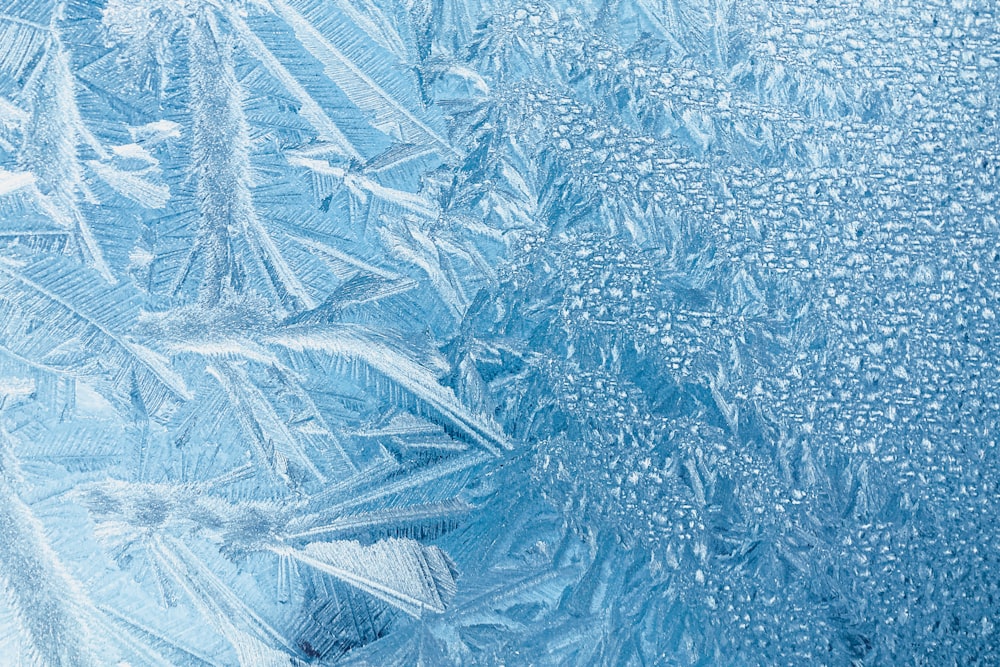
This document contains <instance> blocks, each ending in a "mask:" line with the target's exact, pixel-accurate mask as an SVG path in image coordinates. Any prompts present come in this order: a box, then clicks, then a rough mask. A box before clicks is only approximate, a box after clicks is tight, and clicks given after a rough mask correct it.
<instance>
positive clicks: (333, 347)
mask: <svg viewBox="0 0 1000 667" xmlns="http://www.w3.org/2000/svg"><path fill="white" fill-rule="evenodd" d="M271 342H273V343H275V344H277V345H281V346H283V347H287V348H288V349H291V350H295V351H298V352H302V351H305V350H320V351H324V352H327V353H330V354H333V355H339V356H343V357H347V358H350V359H355V360H358V361H362V362H364V363H365V364H367V365H369V366H370V367H371V368H373V369H374V370H376V371H377V372H379V373H381V374H383V375H384V376H386V377H387V378H389V379H390V380H392V381H393V382H395V383H397V384H398V385H399V386H401V387H403V388H404V389H406V390H407V391H409V392H411V393H412V394H413V395H414V396H415V397H417V398H418V399H419V400H421V401H424V402H425V403H426V404H427V405H429V406H430V407H431V408H433V409H434V410H435V411H437V412H438V413H440V414H441V415H442V416H443V417H444V418H445V419H447V420H448V422H450V423H451V424H453V425H454V426H455V427H457V428H458V429H459V430H460V431H461V432H462V433H464V434H465V435H466V436H467V437H469V438H470V439H471V440H472V441H473V442H474V443H476V444H478V445H479V446H481V447H483V448H484V449H486V450H487V451H489V452H490V453H492V454H494V455H499V453H500V450H499V449H498V447H497V446H498V445H499V446H500V447H503V448H505V449H509V448H510V445H509V444H508V443H507V442H506V439H505V438H503V437H502V436H500V435H498V434H497V433H495V432H494V431H493V429H492V428H490V427H489V426H487V425H485V424H482V423H480V422H479V420H478V419H476V417H475V416H473V415H471V414H470V413H469V412H468V410H466V409H465V407H463V406H462V404H461V403H459V401H458V399H456V398H455V395H454V394H453V393H452V391H451V390H450V389H447V388H445V387H442V386H441V384H440V383H438V380H437V377H435V375H434V374H433V373H432V372H431V371H429V370H428V369H427V368H425V367H423V366H421V365H420V364H418V363H416V362H414V361H412V360H410V359H407V358H406V357H404V356H403V355H402V354H400V353H399V352H397V351H395V350H393V349H391V348H389V347H387V346H386V345H383V344H381V343H378V342H377V341H375V340H372V339H370V338H367V337H364V336H361V335H359V333H358V332H343V333H341V332H318V333H302V334H282V335H278V336H274V337H273V338H272V339H271Z"/></svg>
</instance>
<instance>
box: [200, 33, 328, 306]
mask: <svg viewBox="0 0 1000 667" xmlns="http://www.w3.org/2000/svg"><path fill="white" fill-rule="evenodd" d="M218 40H219V37H218V30H217V28H216V27H215V25H214V20H213V19H212V17H211V14H209V13H206V14H205V15H204V16H202V17H200V18H198V19H196V20H194V22H193V26H192V34H191V38H190V49H191V97H192V100H193V102H192V113H193V116H194V145H193V153H194V160H195V163H196V165H197V174H198V198H199V200H200V202H199V204H200V208H201V214H202V225H203V226H202V239H201V242H202V243H203V244H204V245H205V249H206V250H207V252H208V255H209V256H208V260H209V261H208V264H209V269H208V275H207V276H206V283H205V285H204V290H205V291H204V294H205V296H206V298H207V299H208V300H209V301H211V302H215V301H217V300H218V299H219V298H221V293H222V291H223V290H224V289H225V288H226V287H227V286H234V285H232V284H233V282H234V281H235V280H236V278H235V273H236V272H237V270H236V258H235V257H234V256H233V248H232V245H233V243H234V241H235V239H234V238H233V236H234V235H233V234H232V232H231V231H230V227H231V226H238V227H239V228H242V231H243V235H242V236H243V237H244V238H245V242H246V244H247V246H248V247H249V251H250V253H251V255H252V256H253V260H254V261H256V263H257V264H258V265H259V266H260V270H261V271H262V273H263V278H264V279H265V280H267V281H268V282H269V283H270V284H271V286H272V287H273V288H274V290H275V291H276V292H277V293H278V295H279V296H280V297H282V298H283V299H285V300H287V299H289V298H292V299H297V300H298V301H299V302H300V303H301V304H302V305H303V306H305V307H306V308H315V307H316V302H315V301H314V300H313V298H312V297H311V296H310V295H309V294H308V292H306V290H305V288H304V287H303V285H302V283H301V282H300V281H299V279H298V277H297V276H296V275H295V273H294V272H293V271H292V269H291V268H290V267H289V266H288V264H287V263H286V262H285V259H284V257H282V256H281V253H280V252H279V250H278V247H277V246H276V245H275V244H274V241H273V240H272V239H271V237H270V236H269V235H268V233H267V230H266V229H265V228H264V226H263V224H261V222H260V219H259V218H258V216H257V212H256V210H255V209H254V205H253V200H252V197H251V194H250V187H249V182H248V178H249V174H250V172H251V168H250V137H249V128H248V127H247V121H246V116H245V114H244V113H243V106H242V103H243V91H242V89H241V87H240V84H239V82H238V80H237V79H236V73H235V69H234V64H233V59H232V56H231V55H230V54H229V50H228V47H227V45H226V44H224V43H223V44H220V43H219V41H218Z"/></svg>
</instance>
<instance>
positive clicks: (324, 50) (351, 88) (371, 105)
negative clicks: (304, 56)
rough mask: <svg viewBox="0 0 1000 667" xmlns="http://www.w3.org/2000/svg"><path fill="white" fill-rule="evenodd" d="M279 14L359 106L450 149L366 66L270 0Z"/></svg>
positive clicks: (277, 0)
mask: <svg viewBox="0 0 1000 667" xmlns="http://www.w3.org/2000/svg"><path fill="white" fill-rule="evenodd" d="M271 4H272V6H273V7H274V8H275V10H276V11H277V12H278V14H279V15H280V16H281V17H282V18H283V19H284V20H285V22H286V23H288V25H289V26H291V28H292V30H294V31H295V36H296V37H297V38H298V39H299V41H300V42H302V45H303V46H304V47H305V48H306V50H307V51H309V53H310V54H312V56H313V57H314V58H316V60H318V61H320V62H321V63H323V68H324V71H325V72H326V75H327V76H328V77H330V80H331V81H333V82H334V83H335V84H337V86H338V87H339V88H340V89H341V90H342V91H343V92H344V94H345V95H347V97H348V99H350V100H351V102H353V103H354V104H355V105H356V106H357V107H358V108H359V109H361V110H362V111H368V112H371V113H374V114H376V115H377V116H380V117H389V118H391V119H393V120H394V121H396V122H398V123H399V124H400V125H401V126H402V127H403V128H405V129H407V130H409V131H410V132H411V133H415V134H420V135H423V136H424V137H425V138H426V139H429V140H430V141H431V143H434V144H437V145H438V146H439V147H441V148H443V149H445V150H446V151H447V152H449V153H455V150H454V149H453V148H452V147H451V145H450V144H449V143H448V142H447V141H446V140H445V139H444V138H443V137H441V136H440V135H439V134H438V133H437V132H435V131H434V130H433V129H432V128H430V127H429V126H428V125H427V124H426V123H424V122H423V121H421V120H420V119H419V118H417V117H416V116H415V115H413V113H411V112H410V111H409V110H408V109H407V108H406V107H405V106H403V105H402V104H400V103H399V102H397V101H396V100H394V99H393V98H392V96H391V95H389V94H388V93H387V92H386V91H385V90H383V89H382V87H381V86H379V85H378V83H376V82H375V81H374V80H373V79H372V78H371V77H370V76H368V74H366V73H365V71H364V70H362V69H361V68H359V67H358V66H357V65H355V64H354V63H353V62H352V61H351V59H350V58H348V57H347V56H346V55H345V54H344V53H343V52H342V51H341V50H340V49H338V48H337V47H336V46H334V45H333V43H332V42H331V41H330V40H328V39H327V38H326V37H324V36H323V34H322V33H321V32H320V31H319V30H317V29H316V28H315V27H314V26H313V25H312V24H311V23H309V21H307V20H306V19H305V17H303V16H302V14H300V13H299V12H298V11H297V10H296V9H295V8H294V7H292V6H291V5H289V4H288V3H287V2H284V1H283V0H271Z"/></svg>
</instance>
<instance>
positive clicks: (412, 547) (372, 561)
mask: <svg viewBox="0 0 1000 667" xmlns="http://www.w3.org/2000/svg"><path fill="white" fill-rule="evenodd" d="M275 553H278V554H280V555H289V556H291V557H292V558H294V559H296V560H298V561H299V562H301V563H303V564H305V565H309V566H310V567H314V568H316V569H317V570H320V571H321V572H326V573H327V574H330V575H332V576H334V577H336V578H338V579H340V580H341V581H344V582H346V583H348V584H350V585H352V586H355V587H357V588H359V589H361V590H363V591H365V592H366V593H369V594H370V595H373V596H375V597H377V598H379V599H380V600H383V601H385V602H388V603H389V604H391V605H393V606H394V607H396V608H398V609H401V610H402V611H404V612H406V613H407V614H409V615H411V616H414V617H416V618H419V617H420V615H421V613H422V612H423V611H424V610H427V611H432V612H436V613H439V614H440V613H443V612H444V610H445V606H446V605H447V603H448V601H449V600H450V599H451V597H452V596H453V595H454V594H455V580H454V574H453V573H452V570H451V564H450V563H449V561H448V557H447V556H445V554H444V552H442V551H441V550H440V549H438V548H437V547H428V546H424V545H422V544H420V543H419V542H416V541H414V540H410V539H388V540H383V541H381V542H376V543H375V544H372V545H370V546H362V545H361V544H360V543H358V542H355V541H353V540H351V541H348V540H341V541H334V542H314V543H312V544H309V545H307V546H306V547H305V548H304V549H301V550H300V549H291V548H287V547H286V548H280V547H278V548H275Z"/></svg>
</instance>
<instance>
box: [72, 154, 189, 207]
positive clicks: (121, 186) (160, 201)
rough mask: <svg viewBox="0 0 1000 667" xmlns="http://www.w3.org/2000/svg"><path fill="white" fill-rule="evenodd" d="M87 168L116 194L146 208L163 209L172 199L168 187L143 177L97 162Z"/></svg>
mask: <svg viewBox="0 0 1000 667" xmlns="http://www.w3.org/2000/svg"><path fill="white" fill-rule="evenodd" d="M87 166H89V167H90V168H91V169H93V170H94V173H95V174H97V175H98V176H100V177H101V179H102V180H103V181H104V182H105V183H107V184H108V185H109V186H110V187H111V188H112V189H113V190H114V191H115V192H117V193H118V194H120V195H122V196H123V197H127V198H128V199H131V200H132V201H134V202H136V203H137V204H140V205H142V206H145V207H146V208H163V207H164V206H166V205H167V201H168V200H169V199H170V188H168V187H167V186H166V185H157V184H155V183H150V182H149V181H147V180H146V179H144V178H142V177H141V176H138V175H136V174H134V173H130V172H127V171H122V170H121V169H116V168H115V167H112V166H111V165H107V164H104V163H102V162H98V161H97V160H89V161H88V162H87Z"/></svg>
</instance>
